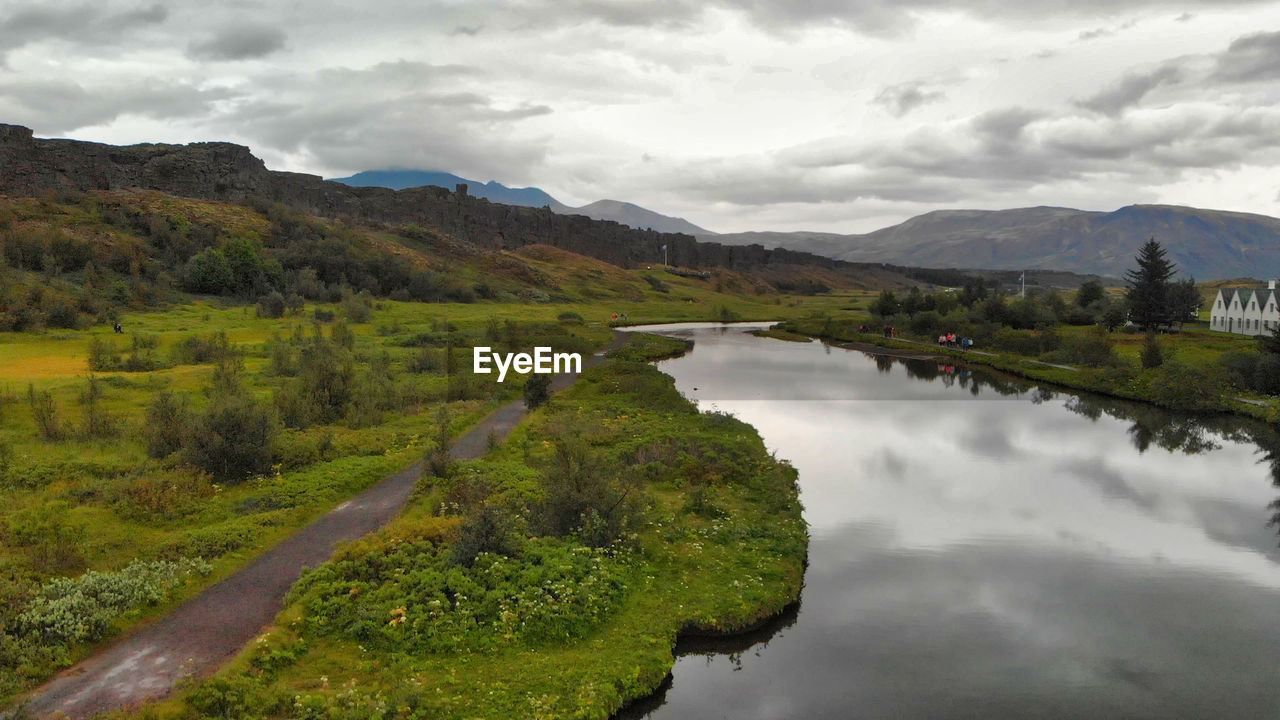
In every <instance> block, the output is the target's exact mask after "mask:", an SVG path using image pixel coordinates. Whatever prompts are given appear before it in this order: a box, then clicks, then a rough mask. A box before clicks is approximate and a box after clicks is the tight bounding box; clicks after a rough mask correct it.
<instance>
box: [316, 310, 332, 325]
mask: <svg viewBox="0 0 1280 720" xmlns="http://www.w3.org/2000/svg"><path fill="white" fill-rule="evenodd" d="M311 315H312V317H314V318H315V319H316V322H322V323H327V322H333V318H334V317H335V315H334V313H333V311H332V310H325V309H324V308H316V309H315V310H313V311H312V312H311Z"/></svg>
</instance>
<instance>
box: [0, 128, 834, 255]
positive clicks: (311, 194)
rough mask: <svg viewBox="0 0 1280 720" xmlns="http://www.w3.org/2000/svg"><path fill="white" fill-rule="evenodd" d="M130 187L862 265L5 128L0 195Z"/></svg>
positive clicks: (474, 236)
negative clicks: (356, 185) (258, 199)
mask: <svg viewBox="0 0 1280 720" xmlns="http://www.w3.org/2000/svg"><path fill="white" fill-rule="evenodd" d="M124 188H144V189H149V190H159V191H162V192H166V193H171V194H174V195H181V196H185V197H195V198H203V199H210V200H225V201H230V202H244V201H247V200H249V199H251V198H261V199H265V200H270V201H273V202H278V203H282V204H284V205H288V206H291V207H295V208H298V209H300V210H303V211H305V212H308V213H312V214H315V215H322V216H329V217H341V216H350V217H355V218H360V219H366V220H373V221H379V222H389V223H417V224H421V225H423V226H425V227H430V228H433V229H436V230H439V231H442V232H444V233H447V234H449V235H452V236H453V237H455V238H457V239H459V240H465V241H468V242H471V243H473V244H475V245H477V246H480V247H484V248H490V249H497V248H505V249H515V248H518V247H522V246H524V245H531V244H535V243H543V244H547V245H551V246H554V247H559V248H563V249H565V250H570V251H573V252H576V253H580V254H583V255H589V256H592V257H596V258H599V259H601V260H604V261H606V262H610V263H613V264H615V265H619V266H622V267H634V266H636V265H644V264H652V263H656V262H661V260H662V257H663V251H662V247H663V246H664V245H665V246H667V253H668V258H669V261H670V262H671V264H672V265H682V266H686V267H725V268H736V269H750V268H753V267H760V266H765V265H803V266H817V267H824V268H830V269H835V270H842V269H853V268H854V267H856V266H855V265H854V264H852V263H845V262H841V261H838V260H832V259H829V258H824V257H821V256H818V255H812V254H809V253H804V252H794V251H790V250H780V249H779V250H769V249H765V248H764V247H763V246H761V245H745V246H728V245H721V244H719V243H713V242H699V241H698V240H695V239H694V238H693V237H692V236H690V235H684V234H672V233H659V232H655V231H652V230H637V229H634V228H630V227H627V226H625V225H621V224H618V223H616V222H612V221H607V220H592V219H591V218H588V217H585V216H582V215H560V214H557V213H553V212H551V211H550V210H547V209H544V208H532V207H522V206H516V205H500V204H497V203H491V202H489V201H488V200H484V199H482V198H476V197H472V196H469V195H467V194H466V193H465V192H463V193H458V192H451V191H449V190H447V189H445V188H440V187H434V186H428V187H421V188H410V189H407V190H389V189H386V188H376V187H351V186H348V185H343V184H341V183H336V182H329V181H326V180H324V179H322V178H320V177H319V176H317V175H306V174H301V173H291V172H280V171H273V170H268V169H267V167H266V164H265V163H263V162H262V160H260V159H258V158H257V157H255V156H254V155H253V153H251V152H250V151H249V148H247V147H244V146H242V145H234V144H231V143H222V142H204V143H191V144H188V145H160V144H149V143H148V144H142V145H128V146H116V145H104V144H100V143H90V142H82V141H78V140H48V139H40V138H35V137H33V136H32V132H31V130H30V129H29V128H25V127H21V126H18V125H2V124H0V194H4V195H37V194H40V193H43V192H46V191H49V190H80V191H92V190H114V189H124Z"/></svg>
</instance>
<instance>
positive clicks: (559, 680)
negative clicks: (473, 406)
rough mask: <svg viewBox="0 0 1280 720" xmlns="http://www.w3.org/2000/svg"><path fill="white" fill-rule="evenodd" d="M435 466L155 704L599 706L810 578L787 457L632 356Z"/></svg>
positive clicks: (380, 708) (183, 708) (403, 713)
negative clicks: (477, 448)
mask: <svg viewBox="0 0 1280 720" xmlns="http://www.w3.org/2000/svg"><path fill="white" fill-rule="evenodd" d="M679 345H680V344H679V343H674V341H669V342H663V341H661V340H659V341H656V342H655V341H648V342H647V347H648V348H649V350H648V351H649V352H650V353H651V354H653V355H655V356H656V355H665V354H669V353H670V352H672V350H673V349H674V348H675V347H677V346H679ZM623 354H624V355H626V356H634V355H635V350H634V348H632V349H628V351H627V352H626V353H623ZM442 472H443V475H444V476H443V477H436V476H431V477H425V478H424V479H423V481H422V484H421V487H420V490H419V494H418V497H417V498H416V500H415V502H414V503H413V505H412V506H411V508H410V510H408V511H407V512H406V513H405V515H404V516H403V517H402V518H401V519H400V520H398V521H397V522H395V523H394V524H392V525H391V526H389V527H387V528H386V529H384V530H383V531H381V532H379V533H377V534H376V535H375V536H372V537H370V538H367V539H364V540H362V541H359V542H356V543H353V544H351V545H350V546H348V547H346V548H344V549H343V550H342V551H341V552H340V553H339V554H338V556H337V557H336V558H335V559H334V560H333V561H332V562H330V563H327V564H326V565H324V566H322V567H319V568H317V569H315V570H313V571H311V572H309V573H308V574H307V575H306V576H304V578H303V579H302V580H301V581H300V582H299V583H298V585H297V586H296V587H295V589H294V592H293V595H292V597H291V603H290V605H289V607H288V608H287V609H286V611H285V612H284V613H283V614H282V615H281V616H280V619H279V623H278V624H277V626H276V627H275V628H273V629H272V630H270V631H269V632H267V633H266V634H264V635H263V636H262V637H261V638H260V639H259V641H258V642H257V643H255V644H253V645H252V646H251V647H250V648H249V649H247V650H246V651H245V653H244V654H243V655H242V656H241V657H240V658H239V659H237V660H236V661H235V662H234V663H232V665H231V666H229V667H228V668H226V669H225V670H224V671H222V672H221V673H219V674H218V675H217V676H216V677H214V678H212V679H210V680H207V681H204V682H202V683H199V684H197V685H196V686H195V687H193V688H192V689H190V690H189V691H188V692H187V693H185V695H184V696H183V697H182V698H181V699H180V700H175V701H171V702H170V703H168V704H167V705H166V706H165V707H163V708H162V709H161V713H162V715H163V716H166V717H168V716H172V717H196V716H204V717H214V716H216V717H241V716H254V717H296V716H298V714H299V713H302V714H305V715H308V716H311V715H315V716H323V717H330V716H333V715H334V714H337V715H341V716H351V715H360V716H365V717H374V718H391V717H409V718H477V717H485V718H507V717H581V718H607V717H609V716H610V715H611V714H612V713H613V712H615V711H616V710H618V709H619V708H621V707H622V706H623V705H625V704H626V703H627V702H628V701H631V700H634V699H636V698H639V697H642V696H644V695H646V694H648V693H650V692H651V691H653V690H654V689H655V688H656V687H657V686H658V685H659V684H660V683H661V682H662V680H663V679H664V678H665V677H666V675H667V673H668V672H669V670H670V667H671V664H672V662H673V657H672V649H673V646H674V644H675V642H676V639H677V637H678V635H679V634H680V633H681V632H690V631H692V632H732V631H736V630H743V629H747V628H751V627H753V626H755V625H757V624H758V623H760V622H761V621H763V620H765V619H767V618H769V617H770V616H772V615H774V614H775V613H777V612H779V611H781V610H782V609H783V608H784V607H785V606H787V605H788V604H789V603H792V602H794V601H795V600H796V599H797V597H798V594H799V591H800V586H801V581H802V577H803V566H804V558H805V552H806V551H805V549H806V530H805V523H804V520H803V519H802V517H801V507H800V504H799V502H798V499H797V487H796V475H795V471H794V470H793V469H791V467H790V466H789V465H787V464H786V463H785V462H783V461H779V460H777V459H775V458H773V457H771V456H770V455H769V453H768V452H767V451H766V449H765V447H764V445H763V443H762V442H761V440H760V438H759V436H758V435H757V434H756V433H755V431H754V430H753V429H752V428H751V427H750V426H748V425H746V424H744V423H742V422H740V421H738V420H736V419H734V418H732V417H730V416H727V415H723V414H718V413H700V412H699V411H698V410H697V409H696V408H695V407H694V406H693V405H692V404H691V403H689V402H688V401H687V400H685V399H684V398H683V397H682V396H681V395H680V394H679V393H678V392H677V391H676V390H675V388H674V385H673V383H672V381H671V380H670V378H668V377H666V376H665V375H663V374H661V373H660V372H658V371H657V370H656V369H654V368H652V367H651V366H648V365H646V364H644V363H642V362H637V361H635V360H630V359H612V360H610V361H609V362H607V363H606V364H604V365H602V366H600V367H597V368H595V369H592V370H589V371H588V372H587V373H586V374H585V375H584V376H583V377H582V379H581V380H580V381H579V382H578V383H577V384H575V385H574V386H573V387H572V388H570V389H569V390H567V391H565V392H564V393H562V394H561V395H557V396H555V397H554V398H553V399H552V400H551V402H550V404H549V405H547V406H545V407H544V408H542V409H540V410H538V411H537V412H536V413H535V414H534V415H532V416H531V417H530V418H529V419H528V420H527V421H526V422H525V423H524V424H523V425H521V426H520V427H519V428H518V429H517V430H516V431H515V432H514V433H513V434H512V435H511V436H510V438H508V440H507V441H506V442H504V443H503V444H502V445H501V446H500V447H497V448H495V449H494V450H493V451H492V452H490V453H489V454H488V455H487V456H486V457H484V458H483V459H481V460H477V461H474V462H469V463H464V464H460V465H458V466H456V467H448V468H444V469H442Z"/></svg>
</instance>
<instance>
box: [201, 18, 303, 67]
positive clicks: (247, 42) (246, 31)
mask: <svg viewBox="0 0 1280 720" xmlns="http://www.w3.org/2000/svg"><path fill="white" fill-rule="evenodd" d="M284 43H285V35H284V32H282V31H281V30H280V29H279V28H275V27H270V26H266V25H232V26H228V27H224V28H222V29H221V30H219V31H218V32H217V33H215V34H214V35H213V36H212V37H210V38H207V39H205V40H201V41H199V42H193V43H191V44H190V45H189V46H188V47H187V54H188V55H189V56H190V57H192V58H195V59H197V60H252V59H254V58H260V57H266V56H267V55H270V54H271V53H274V52H278V51H280V50H283V49H284Z"/></svg>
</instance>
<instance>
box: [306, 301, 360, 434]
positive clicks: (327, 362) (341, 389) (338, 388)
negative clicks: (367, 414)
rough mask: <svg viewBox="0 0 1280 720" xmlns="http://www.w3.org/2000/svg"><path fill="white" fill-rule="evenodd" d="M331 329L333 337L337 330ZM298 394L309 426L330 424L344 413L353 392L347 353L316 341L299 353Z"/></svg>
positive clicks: (352, 378)
mask: <svg viewBox="0 0 1280 720" xmlns="http://www.w3.org/2000/svg"><path fill="white" fill-rule="evenodd" d="M340 327H341V328H345V327H346V326H345V325H341V324H339V325H337V326H335V327H334V334H335V335H336V334H338V329H339V328H340ZM298 365H299V370H298V388H299V389H298V392H299V393H300V395H301V401H302V402H303V403H304V404H305V406H306V408H307V412H308V414H309V417H308V420H309V421H310V422H332V421H334V420H336V419H338V418H340V417H342V416H343V415H344V414H346V411H347V405H348V404H349V403H350V402H351V398H352V393H353V392H354V391H355V363H354V360H353V358H352V357H351V353H350V352H347V351H346V350H344V349H342V348H340V347H337V346H335V344H334V343H331V342H326V341H323V340H317V341H315V342H313V343H311V344H310V345H308V346H307V347H305V348H303V349H302V353H301V355H300V358H299V362H298Z"/></svg>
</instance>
